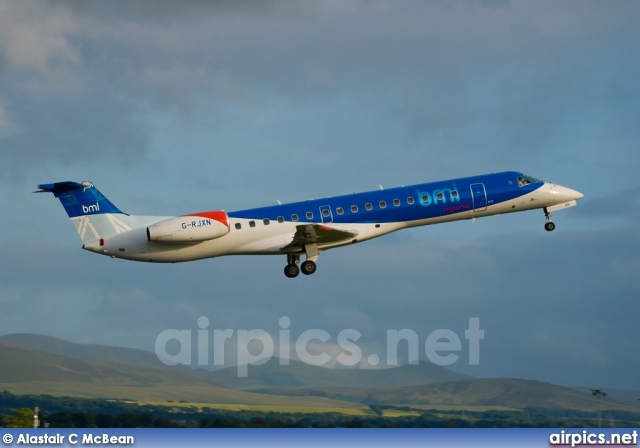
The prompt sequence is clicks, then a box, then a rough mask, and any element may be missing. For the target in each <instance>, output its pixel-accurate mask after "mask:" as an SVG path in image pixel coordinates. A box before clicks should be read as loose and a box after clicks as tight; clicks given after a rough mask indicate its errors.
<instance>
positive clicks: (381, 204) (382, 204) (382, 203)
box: [379, 201, 387, 208]
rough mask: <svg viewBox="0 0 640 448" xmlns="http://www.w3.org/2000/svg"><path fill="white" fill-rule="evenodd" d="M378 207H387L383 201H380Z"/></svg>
mask: <svg viewBox="0 0 640 448" xmlns="http://www.w3.org/2000/svg"><path fill="white" fill-rule="evenodd" d="M379 205H380V208H387V203H386V202H385V201H380V204H379Z"/></svg>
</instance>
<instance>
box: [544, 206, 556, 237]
mask: <svg viewBox="0 0 640 448" xmlns="http://www.w3.org/2000/svg"><path fill="white" fill-rule="evenodd" d="M544 217H545V219H546V221H547V222H546V223H545V224H544V230H546V231H547V232H551V231H553V229H555V228H556V225H555V224H554V223H552V222H551V213H549V210H547V207H545V208H544Z"/></svg>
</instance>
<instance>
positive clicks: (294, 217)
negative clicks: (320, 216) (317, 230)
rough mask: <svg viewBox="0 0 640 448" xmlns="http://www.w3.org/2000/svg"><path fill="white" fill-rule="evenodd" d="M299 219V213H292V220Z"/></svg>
mask: <svg viewBox="0 0 640 448" xmlns="http://www.w3.org/2000/svg"><path fill="white" fill-rule="evenodd" d="M297 220H298V215H296V214H295V213H294V214H293V215H291V221H297Z"/></svg>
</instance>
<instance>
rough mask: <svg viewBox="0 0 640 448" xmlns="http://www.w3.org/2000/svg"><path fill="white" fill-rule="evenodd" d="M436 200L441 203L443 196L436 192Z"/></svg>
mask: <svg viewBox="0 0 640 448" xmlns="http://www.w3.org/2000/svg"><path fill="white" fill-rule="evenodd" d="M436 199H437V200H438V201H442V200H443V199H444V195H443V194H442V193H440V192H439V191H438V192H437V193H436Z"/></svg>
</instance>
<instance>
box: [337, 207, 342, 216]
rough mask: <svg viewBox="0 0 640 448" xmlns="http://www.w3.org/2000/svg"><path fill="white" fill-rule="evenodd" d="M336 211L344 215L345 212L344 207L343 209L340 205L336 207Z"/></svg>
mask: <svg viewBox="0 0 640 448" xmlns="http://www.w3.org/2000/svg"><path fill="white" fill-rule="evenodd" d="M336 213H337V214H338V215H342V214H343V213H344V209H343V208H342V207H338V208H337V209H336Z"/></svg>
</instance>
